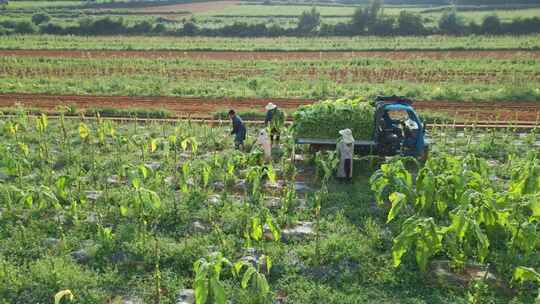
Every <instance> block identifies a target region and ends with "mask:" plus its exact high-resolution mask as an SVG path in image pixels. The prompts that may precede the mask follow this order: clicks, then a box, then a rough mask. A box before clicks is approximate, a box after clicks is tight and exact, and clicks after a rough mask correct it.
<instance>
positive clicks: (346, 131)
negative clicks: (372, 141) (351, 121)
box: [339, 129, 354, 144]
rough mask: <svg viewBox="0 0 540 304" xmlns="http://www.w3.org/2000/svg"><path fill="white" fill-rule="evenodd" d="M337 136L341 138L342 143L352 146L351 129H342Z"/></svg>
mask: <svg viewBox="0 0 540 304" xmlns="http://www.w3.org/2000/svg"><path fill="white" fill-rule="evenodd" d="M339 134H340V135H341V137H342V138H343V141H344V142H345V143H347V144H352V143H353V142H354V137H353V135H352V131H351V129H344V130H341V131H339Z"/></svg>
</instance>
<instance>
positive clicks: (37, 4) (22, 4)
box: [6, 1, 85, 9]
mask: <svg viewBox="0 0 540 304" xmlns="http://www.w3.org/2000/svg"><path fill="white" fill-rule="evenodd" d="M84 3H85V2H84V1H9V4H8V5H7V7H6V8H7V9H42V8H47V9H49V8H69V7H76V6H82V5H84Z"/></svg>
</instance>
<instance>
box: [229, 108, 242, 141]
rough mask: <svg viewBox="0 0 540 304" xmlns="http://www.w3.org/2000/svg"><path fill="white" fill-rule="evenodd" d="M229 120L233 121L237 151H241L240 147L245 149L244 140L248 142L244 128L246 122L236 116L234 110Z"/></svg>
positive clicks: (230, 112)
mask: <svg viewBox="0 0 540 304" xmlns="http://www.w3.org/2000/svg"><path fill="white" fill-rule="evenodd" d="M229 118H230V119H231V121H232V125H233V129H232V131H231V135H234V147H235V148H236V149H240V146H242V149H243V148H244V140H246V126H244V122H243V121H242V119H241V118H240V116H238V115H236V112H235V111H234V110H230V111H229Z"/></svg>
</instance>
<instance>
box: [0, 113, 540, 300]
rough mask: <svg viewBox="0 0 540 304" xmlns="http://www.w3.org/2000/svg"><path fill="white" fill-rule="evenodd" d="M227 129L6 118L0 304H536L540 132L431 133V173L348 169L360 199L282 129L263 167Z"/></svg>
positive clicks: (404, 164) (325, 161)
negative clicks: (278, 148)
mask: <svg viewBox="0 0 540 304" xmlns="http://www.w3.org/2000/svg"><path fill="white" fill-rule="evenodd" d="M229 131H230V130H229V126H228V125H215V126H208V125H199V124H195V123H191V122H189V121H185V122H178V123H176V124H159V123H137V124H135V123H129V124H128V123H122V124H121V123H116V122H111V121H107V120H102V119H100V118H99V117H98V118H97V119H94V120H90V119H89V118H84V117H81V118H79V119H68V118H64V117H63V116H61V117H59V118H58V119H53V118H51V117H47V116H45V115H41V116H37V117H33V116H28V115H27V114H26V113H24V112H20V113H19V114H17V115H15V116H13V117H11V118H2V120H1V121H0V138H1V141H0V142H1V144H0V155H1V157H0V197H1V199H0V227H1V229H0V303H37V302H39V303H54V300H55V296H56V300H58V303H70V302H73V303H182V301H184V300H185V298H186V297H189V296H192V295H194V296H195V297H196V298H197V301H198V303H227V301H230V303H314V302H326V303H398V302H399V303H450V302H451V303H533V302H534V298H535V297H537V295H538V291H537V288H538V286H539V284H540V274H538V273H537V272H536V271H535V270H534V269H538V267H539V266H540V257H539V256H538V253H537V252H538V249H539V246H540V244H539V240H540V238H539V237H538V236H539V235H538V223H539V220H540V167H539V163H540V162H539V157H540V156H539V154H538V150H539V146H540V134H539V132H538V130H536V129H534V130H531V131H530V132H527V133H516V132H514V130H513V129H511V128H508V129H501V130H493V131H481V130H475V129H466V130H464V131H456V130H454V129H445V128H439V129H433V130H432V131H430V134H429V136H430V138H431V139H432V147H431V149H432V151H433V156H432V157H431V158H430V159H429V160H428V161H427V163H425V164H416V163H415V162H414V161H412V160H410V159H406V158H393V159H387V160H385V159H378V158H374V157H368V158H361V159H357V160H355V176H354V183H353V184H342V183H339V182H337V181H335V180H334V179H333V177H332V170H331V168H332V167H333V164H335V161H336V160H335V155H334V154H333V153H325V154H321V153H319V154H315V155H314V154H310V153H308V152H307V151H304V150H302V149H296V153H297V155H295V156H292V157H291V151H292V145H291V136H290V133H289V131H287V132H286V134H285V135H284V138H283V140H282V141H283V155H282V156H281V157H278V156H276V158H275V159H274V161H273V162H272V163H271V164H263V163H262V153H261V151H259V150H258V149H256V148H255V149H253V150H252V149H251V148H252V146H253V141H254V137H255V133H256V129H255V127H249V129H248V131H249V132H248V133H249V134H248V141H247V143H246V146H247V152H245V153H241V152H236V151H234V150H233V147H232V138H230V137H229V135H228V132H229ZM291 159H295V161H294V162H292V161H291ZM189 290H193V292H194V294H190V291H189ZM71 297H72V298H73V300H71V301H70V300H69V299H70V298H71Z"/></svg>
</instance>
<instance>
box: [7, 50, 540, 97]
mask: <svg viewBox="0 0 540 304" xmlns="http://www.w3.org/2000/svg"><path fill="white" fill-rule="evenodd" d="M119 55H121V54H119ZM364 56H365V57H354V58H350V59H342V60H331V59H323V58H321V59H295V58H293V59H283V60H272V59H248V58H246V59H237V60H232V59H205V58H200V59H195V60H194V59H190V58H174V57H173V58H160V57H158V58H122V57H113V58H84V57H81V58H70V57H67V58H66V57H40V56H36V57H27V56H5V57H0V81H2V83H3V85H2V86H1V87H0V93H46V94H76V95H128V96H197V97H262V98H312V99H326V98H343V97H351V96H364V97H373V96H376V95H380V94H381V92H384V94H387V95H392V94H396V95H405V96H408V97H412V98H415V99H419V100H445V101H537V100H540V74H539V72H538V70H539V61H538V59H537V56H536V53H525V54H520V53H518V52H516V53H514V54H510V55H509V56H507V58H502V59H497V58H492V57H487V58H483V57H480V58H453V57H451V56H449V57H443V58H437V59H435V58H434V59H429V58H423V57H422V52H418V53H417V56H418V57H416V58H410V57H409V56H407V57H405V58H403V59H400V58H396V59H391V58H381V57H377V56H375V57H372V56H369V55H364Z"/></svg>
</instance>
